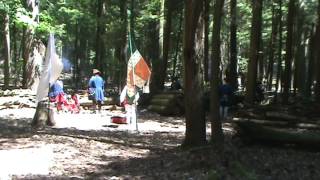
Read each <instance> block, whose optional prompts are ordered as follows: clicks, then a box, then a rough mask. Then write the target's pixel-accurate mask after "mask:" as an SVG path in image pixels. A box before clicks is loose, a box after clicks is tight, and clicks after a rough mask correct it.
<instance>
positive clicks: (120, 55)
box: [116, 0, 128, 91]
mask: <svg viewBox="0 0 320 180" xmlns="http://www.w3.org/2000/svg"><path fill="white" fill-rule="evenodd" d="M127 16H128V15H127V1H126V0H122V1H120V18H121V32H120V34H121V36H120V37H121V38H119V42H118V44H117V48H116V56H117V59H118V60H119V64H120V68H119V71H118V72H117V74H118V75H119V79H118V80H117V81H116V82H119V84H118V87H119V89H120V91H121V90H122V88H123V87H124V86H125V83H126V81H125V80H126V76H127V67H126V56H127V55H126V52H127V50H126V48H127V38H126V37H127V34H128V29H127V27H128V20H127Z"/></svg>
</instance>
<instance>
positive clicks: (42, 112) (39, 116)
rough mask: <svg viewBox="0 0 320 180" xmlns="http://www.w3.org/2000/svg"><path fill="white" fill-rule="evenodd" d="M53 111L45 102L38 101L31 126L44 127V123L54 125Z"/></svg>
mask: <svg viewBox="0 0 320 180" xmlns="http://www.w3.org/2000/svg"><path fill="white" fill-rule="evenodd" d="M53 113H54V112H53V110H52V109H50V108H48V104H47V102H44V101H42V102H39V103H38V105H37V109H36V113H35V115H34V117H33V119H32V122H31V126H32V127H34V128H44V127H45V126H46V125H48V126H54V125H55V120H54V116H53Z"/></svg>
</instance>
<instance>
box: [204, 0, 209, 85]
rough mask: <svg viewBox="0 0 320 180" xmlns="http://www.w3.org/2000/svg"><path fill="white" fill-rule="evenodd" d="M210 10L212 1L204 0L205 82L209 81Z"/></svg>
mask: <svg viewBox="0 0 320 180" xmlns="http://www.w3.org/2000/svg"><path fill="white" fill-rule="evenodd" d="M209 9H210V1H209V0H204V61H203V68H204V73H203V74H204V81H205V82H208V81H209V73H208V71H209V23H210V22H209V15H210V13H209Z"/></svg>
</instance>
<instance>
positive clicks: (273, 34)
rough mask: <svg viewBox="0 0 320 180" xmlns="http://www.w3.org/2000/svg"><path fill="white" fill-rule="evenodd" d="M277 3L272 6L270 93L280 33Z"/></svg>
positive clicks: (268, 85)
mask: <svg viewBox="0 0 320 180" xmlns="http://www.w3.org/2000/svg"><path fill="white" fill-rule="evenodd" d="M274 3H275V2H273V5H272V31H271V38H270V39H271V40H270V45H269V47H270V48H269V50H270V52H269V62H268V71H267V77H268V83H267V89H268V90H269V91H270V90H272V84H273V66H274V54H275V51H276V46H275V45H276V40H277V33H278V23H279V18H278V17H277V16H276V13H275V5H274Z"/></svg>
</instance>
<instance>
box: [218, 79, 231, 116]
mask: <svg viewBox="0 0 320 180" xmlns="http://www.w3.org/2000/svg"><path fill="white" fill-rule="evenodd" d="M233 96H234V89H233V87H232V86H231V85H230V84H229V83H228V81H227V79H224V80H223V84H222V85H220V86H219V98H220V109H219V110H220V117H221V119H222V120H223V119H225V118H226V117H227V116H228V110H229V107H230V106H231V104H232V99H233Z"/></svg>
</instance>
